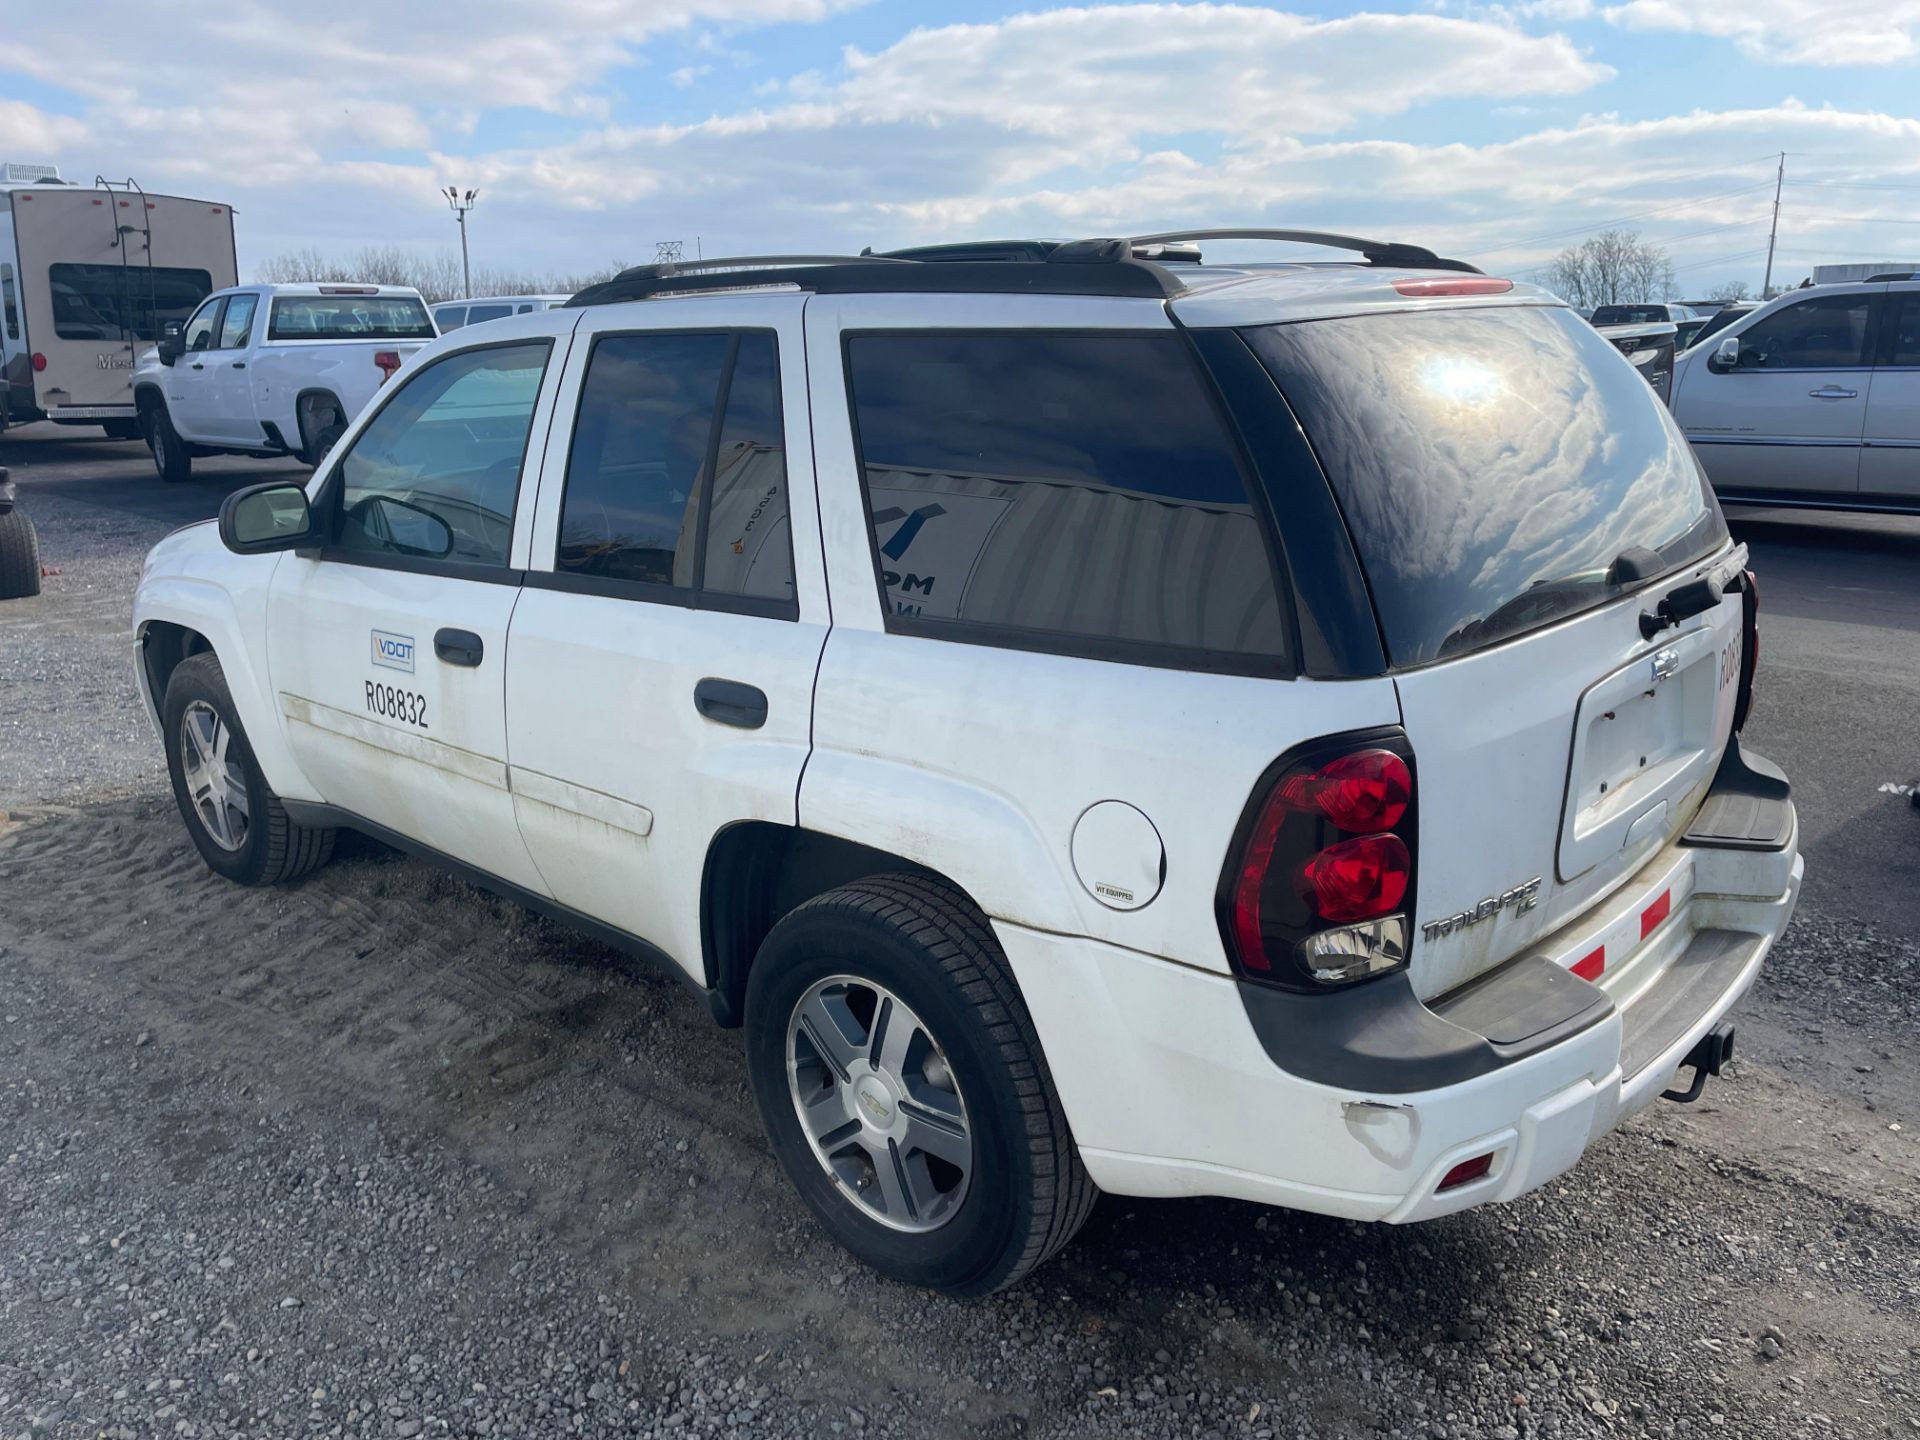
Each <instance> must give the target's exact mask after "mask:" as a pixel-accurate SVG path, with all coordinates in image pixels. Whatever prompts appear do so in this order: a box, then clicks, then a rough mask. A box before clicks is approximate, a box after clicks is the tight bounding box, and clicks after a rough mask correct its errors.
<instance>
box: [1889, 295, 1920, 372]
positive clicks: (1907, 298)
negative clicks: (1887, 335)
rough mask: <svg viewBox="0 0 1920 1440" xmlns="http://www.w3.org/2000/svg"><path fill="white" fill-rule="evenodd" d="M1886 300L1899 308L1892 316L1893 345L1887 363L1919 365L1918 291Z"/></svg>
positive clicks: (1919, 317) (1919, 325) (1919, 302)
mask: <svg viewBox="0 0 1920 1440" xmlns="http://www.w3.org/2000/svg"><path fill="white" fill-rule="evenodd" d="M1887 298H1888V302H1889V303H1890V304H1897V305H1898V306H1899V307H1900V308H1899V309H1898V310H1896V311H1895V312H1894V316H1893V344H1892V347H1891V351H1890V353H1889V354H1888V356H1887V363H1888V364H1889V365H1920V291H1910V292H1908V293H1906V294H1904V295H1890V296H1888V297H1887Z"/></svg>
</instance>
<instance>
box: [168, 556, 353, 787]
mask: <svg viewBox="0 0 1920 1440" xmlns="http://www.w3.org/2000/svg"><path fill="white" fill-rule="evenodd" d="M252 558H254V559H256V560H265V561H267V562H269V563H270V562H272V561H273V560H276V559H278V557H277V556H260V557H252ZM259 603H260V604H261V607H262V610H263V611H264V597H260V601H259ZM135 617H136V618H135V624H134V640H133V643H134V669H135V671H136V679H137V680H138V682H139V686H140V690H141V692H142V694H143V695H144V696H145V698H146V703H147V714H148V716H149V718H150V719H151V720H152V721H153V723H154V728H155V730H156V732H158V730H159V728H160V720H161V716H162V714H163V713H164V709H165V705H166V694H167V690H166V682H167V680H168V679H169V678H170V677H171V676H172V674H173V672H174V670H175V669H177V668H178V667H179V665H180V662H181V661H183V660H185V659H187V658H188V657H189V656H191V655H198V654H203V653H208V652H211V653H212V654H213V656H214V657H215V658H216V659H217V660H218V661H219V662H220V669H221V671H222V673H224V674H225V676H226V678H227V689H228V691H229V692H230V693H231V694H232V696H233V703H234V705H235V707H236V708H237V709H238V710H239V712H240V722H241V724H242V725H243V726H244V727H245V729H246V732H247V741H248V743H249V744H250V745H251V746H252V747H253V753H254V758H255V759H256V760H257V761H258V762H259V765H260V771H261V773H262V774H263V775H264V776H265V777H266V780H267V783H268V785H270V786H271V787H272V788H273V790H274V792H275V793H276V794H278V795H279V796H281V797H282V798H283V799H294V800H320V799H322V798H323V797H322V796H321V795H320V793H319V792H318V791H317V790H316V789H315V788H314V787H313V785H312V784H311V783H309V781H308V780H307V777H306V774H305V772H304V771H303V770H302V769H301V768H300V765H299V762H298V761H297V760H295V759H294V756H293V752H292V750H291V749H289V748H288V746H287V743H286V735H285V730H284V728H283V727H282V725H281V723H280V715H279V701H278V697H277V696H276V694H275V692H274V689H273V686H272V684H271V683H270V681H269V678H268V676H267V673H266V667H265V665H264V663H260V662H258V661H256V659H255V655H254V651H253V649H252V648H250V647H249V645H248V644H247V639H246V637H247V634H248V631H247V629H246V627H245V626H244V625H243V624H242V623H241V620H240V614H239V610H238V608H237V607H236V606H235V603H234V598H233V596H232V595H230V594H229V593H228V592H227V591H226V590H225V589H223V588H221V587H220V586H218V585H214V584H212V583H210V582H208V581H205V580H194V579H187V578H185V577H181V576H166V577H158V578H156V577H153V576H149V577H148V578H147V579H146V580H145V581H143V582H142V584H141V586H140V591H139V594H138V596H137V597H136V600H135Z"/></svg>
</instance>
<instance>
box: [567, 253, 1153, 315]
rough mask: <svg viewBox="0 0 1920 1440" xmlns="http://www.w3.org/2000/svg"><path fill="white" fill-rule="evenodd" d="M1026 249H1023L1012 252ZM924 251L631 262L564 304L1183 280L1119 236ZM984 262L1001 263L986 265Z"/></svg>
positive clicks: (1098, 287) (1095, 288) (1125, 286)
mask: <svg viewBox="0 0 1920 1440" xmlns="http://www.w3.org/2000/svg"><path fill="white" fill-rule="evenodd" d="M1023 247H1024V248H1025V250H1026V253H1024V254H1016V253H1014V252H1015V251H1018V250H1021V249H1022V248H1023ZM924 248H925V249H926V250H927V251H928V252H929V253H928V254H927V255H926V257H925V258H922V257H920V256H917V255H913V254H911V253H905V252H903V253H899V254H893V255H885V254H873V255H745V256H731V257H723V256H716V257H714V258H713V259H710V260H695V261H670V262H665V263H662V264H658V265H636V266H634V267H633V268H632V269H630V270H622V271H621V272H620V273H619V274H618V275H616V276H614V277H613V278H612V279H611V280H603V281H602V282H601V283H600V284H598V285H589V286H588V287H587V288H586V289H584V290H582V291H581V292H580V293H579V294H578V295H575V296H574V297H573V298H572V299H571V300H569V301H568V302H567V304H568V305H570V306H585V305H611V304H615V303H618V302H620V301H623V300H644V299H648V298H650V297H653V296H657V295H685V294H700V293H703V292H705V293H712V292H714V291H721V290H738V289H743V288H746V287H749V286H751V287H761V286H774V285H791V286H793V287H794V288H795V289H798V290H809V291H812V292H814V293H816V294H852V293H859V292H862V291H887V290H893V291H903V290H906V291H922V292H948V293H958V294H965V293H969V292H972V293H988V294H1022V293H1025V294H1035V295H1117V296H1138V297H1144V298H1148V299H1155V300H1164V299H1167V298H1168V297H1169V296H1173V295H1178V294H1180V293H1181V291H1182V290H1184V289H1185V288H1186V287H1185V286H1184V285H1182V284H1181V283H1180V281H1179V280H1178V278H1177V277H1175V276H1173V275H1170V274H1168V273H1167V272H1166V271H1165V270H1163V269H1161V268H1160V267H1159V266H1157V265H1150V264H1146V263H1144V262H1142V261H1138V260H1135V259H1134V258H1133V256H1132V252H1131V250H1130V248H1129V246H1128V245H1127V242H1126V241H1124V240H1072V241H1067V242H1065V243H1056V242H1053V241H1033V242H1017V243H1008V242H1001V243H1000V246H999V249H1000V250H1001V252H1002V253H1000V254H994V255H988V254H986V253H984V250H985V248H986V247H980V249H981V252H982V253H973V254H963V253H962V252H963V251H965V250H966V249H968V248H969V247H963V246H927V247H924ZM983 260H999V261H1004V262H1007V263H1002V264H982V263H981V261H983Z"/></svg>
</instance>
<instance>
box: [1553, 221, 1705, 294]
mask: <svg viewBox="0 0 1920 1440" xmlns="http://www.w3.org/2000/svg"><path fill="white" fill-rule="evenodd" d="M1540 279H1541V281H1542V283H1543V284H1545V285H1546V286H1547V287H1548V288H1550V289H1551V290H1553V291H1554V292H1555V293H1556V294H1558V295H1559V296H1560V298H1561V299H1563V300H1565V301H1567V302H1568V303H1569V304H1571V305H1577V306H1580V307H1581V308H1582V309H1592V308H1593V307H1594V306H1597V305H1631V304H1636V303H1641V302H1645V301H1652V300H1665V299H1666V298H1667V297H1668V296H1670V295H1672V294H1673V288H1674V275H1673V261H1672V260H1671V259H1669V258H1668V256H1667V252H1666V251H1665V250H1663V249H1661V248H1660V247H1659V246H1658V245H1650V244H1648V243H1646V242H1645V241H1643V240H1642V239H1641V238H1640V236H1639V234H1638V233H1637V232H1635V231H1631V230H1608V231H1605V232H1604V233H1602V234H1599V235H1594V236H1591V237H1589V238H1588V239H1586V240H1584V241H1582V242H1581V243H1580V244H1578V245H1576V246H1574V247H1572V248H1571V249H1568V250H1563V251H1561V252H1560V254H1559V255H1558V256H1557V257H1556V258H1555V259H1554V262H1553V263H1552V264H1551V265H1549V266H1548V267H1547V268H1546V269H1545V270H1543V271H1542V272H1541V275H1540Z"/></svg>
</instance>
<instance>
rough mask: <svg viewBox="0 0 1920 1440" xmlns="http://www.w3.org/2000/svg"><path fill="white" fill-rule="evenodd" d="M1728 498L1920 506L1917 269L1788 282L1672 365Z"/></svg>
mask: <svg viewBox="0 0 1920 1440" xmlns="http://www.w3.org/2000/svg"><path fill="white" fill-rule="evenodd" d="M1673 413H1674V417H1675V418H1676V419H1678V420H1679V422H1680V425H1681V428H1682V429H1684V430H1685V431H1686V432H1687V439H1688V440H1690V441H1692V442H1693V447H1694V450H1695V452H1696V453H1697V454H1698V455H1699V457H1700V463H1701V464H1702V465H1704V466H1705V467H1706V471H1707V475H1708V477H1709V478H1710V479H1711V480H1712V481H1713V487H1714V489H1715V490H1717V491H1718V492H1719V493H1720V496H1721V498H1722V499H1725V500H1744V501H1748V502H1750V503H1755V504H1762V505H1805V506H1814V507H1817V508H1823V509H1835V508H1837V509H1859V510H1887V511H1907V512H1916V513H1920V274H1899V275H1882V276H1879V277H1876V278H1875V279H1873V280H1870V281H1863V282H1859V283H1855V284H1849V285H1817V286H1814V287H1812V288H1811V289H1806V290H1790V291H1788V292H1787V293H1786V294H1785V295H1782V296H1780V297H1779V298H1777V299H1775V300H1772V301H1769V302H1768V303H1767V304H1765V305H1762V306H1760V307H1759V308H1758V309H1756V310H1754V311H1753V312H1751V313H1750V314H1748V315H1746V316H1743V317H1742V318H1741V319H1739V320H1736V321H1735V322H1734V323H1733V324H1731V325H1729V326H1727V327H1726V329H1724V330H1722V331H1720V332H1719V333H1718V334H1717V335H1716V336H1715V337H1714V338H1713V339H1711V340H1710V341H1709V342H1708V343H1706V344H1704V345H1696V346H1694V347H1693V349H1691V350H1689V351H1688V352H1687V353H1686V354H1684V355H1682V356H1681V357H1680V358H1679V360H1678V361H1677V362H1676V364H1675V366H1674V375H1673Z"/></svg>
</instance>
